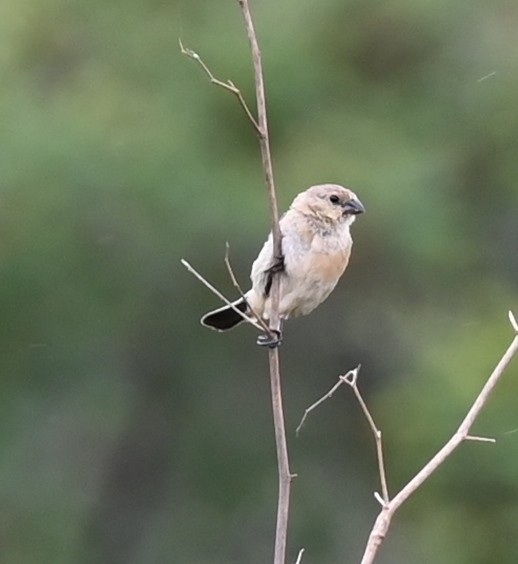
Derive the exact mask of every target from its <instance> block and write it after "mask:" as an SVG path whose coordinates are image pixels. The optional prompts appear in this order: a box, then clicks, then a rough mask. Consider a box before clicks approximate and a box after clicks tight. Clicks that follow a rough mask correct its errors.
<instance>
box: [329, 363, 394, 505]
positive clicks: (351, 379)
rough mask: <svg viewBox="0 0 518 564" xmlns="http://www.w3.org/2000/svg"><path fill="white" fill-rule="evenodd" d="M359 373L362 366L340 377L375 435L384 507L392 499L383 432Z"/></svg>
mask: <svg viewBox="0 0 518 564" xmlns="http://www.w3.org/2000/svg"><path fill="white" fill-rule="evenodd" d="M359 371H360V366H358V367H357V368H356V369H355V370H353V371H351V372H352V373H353V374H352V375H351V376H349V375H350V374H351V372H348V373H347V374H346V375H345V376H340V379H341V380H343V381H344V382H345V383H347V384H349V386H351V388H352V389H353V392H354V395H355V396H356V399H357V400H358V403H359V404H360V407H361V409H362V411H363V414H364V415H365V418H366V419H367V421H368V422H369V426H370V428H371V431H372V434H373V435H374V441H375V442H376V455H377V459H378V472H379V477H380V483H381V493H382V495H383V498H382V499H383V503H382V505H386V504H387V503H388V502H389V499H390V498H389V493H388V486H387V474H386V472H385V462H384V459H383V441H382V437H381V431H380V430H379V429H378V427H377V426H376V423H374V419H373V417H372V415H371V413H370V411H369V409H368V407H367V404H366V403H365V400H364V399H363V397H362V395H361V393H360V390H359V388H358V373H359Z"/></svg>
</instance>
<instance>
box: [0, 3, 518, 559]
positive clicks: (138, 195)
mask: <svg viewBox="0 0 518 564" xmlns="http://www.w3.org/2000/svg"><path fill="white" fill-rule="evenodd" d="M252 8H253V11H254V15H255V19H256V26H257V30H258V34H259V39H260V42H261V46H262V51H263V57H264V65H265V74H266V80H267V94H268V102H269V113H270V128H271V135H272V145H273V151H274V161H275V169H276V177H277V185H278V191H279V200H280V205H281V207H282V208H283V209H284V208H285V207H286V206H287V205H288V204H289V202H290V201H291V199H292V198H293V196H294V195H295V194H296V193H297V192H299V191H300V190H302V189H304V188H306V187H307V186H309V185H311V184H315V183H319V182H326V181H331V182H339V183H342V184H346V185H349V186H351V187H352V188H353V189H354V190H355V191H356V192H357V193H358V194H359V195H360V197H361V199H362V201H364V203H365V204H366V206H367V209H368V213H367V214H365V216H362V217H361V218H360V219H359V221H358V222H357V223H356V224H355V226H354V237H355V249H354V255H353V259H352V263H351V266H350V269H349V271H348V273H347V276H346V277H345V278H344V280H343V281H342V282H341V283H340V285H339V287H338V288H337V290H336V291H335V292H334V293H333V295H332V296H331V297H330V298H329V300H328V301H327V302H326V303H325V304H323V305H322V306H321V307H320V308H319V309H318V310H317V311H316V312H315V313H314V314H313V315H312V316H311V317H310V318H305V319H300V320H295V321H292V322H291V323H290V324H289V326H288V329H287V333H286V338H285V344H284V346H283V348H282V363H283V381H284V393H285V401H286V419H287V428H288V432H289V444H290V453H291V459H292V467H293V470H294V471H295V472H297V473H298V475H299V477H298V478H297V480H296V482H295V483H294V488H293V498H292V509H291V523H290V535H289V540H290V546H289V554H290V561H294V560H295V557H296V554H297V551H298V548H299V547H301V546H303V547H305V549H306V554H305V557H304V561H305V562H306V561H307V562H318V563H320V564H326V563H334V562H338V561H341V562H358V561H359V556H360V554H361V551H362V548H363V546H364V543H365V540H366V537H367V534H368V531H369V530H370V527H371V524H372V521H373V519H374V516H375V514H376V512H377V510H378V508H377V506H376V502H375V501H374V499H373V497H372V491H373V490H376V489H378V483H377V476H376V464H375V458H374V447H373V444H372V437H371V435H370V433H369V430H368V428H367V425H366V423H365V421H364V420H363V419H362V417H361V415H360V413H359V409H358V406H357V405H356V404H355V402H354V400H353V398H352V397H350V394H348V393H346V392H341V393H340V394H337V395H336V396H335V397H334V398H333V400H332V401H330V402H328V403H327V404H326V405H325V406H323V407H322V408H320V410H319V411H317V412H315V413H313V414H312V415H311V417H310V418H309V420H308V422H307V425H306V427H305V429H304V430H303V432H302V434H301V436H300V438H299V439H295V436H294V429H295V427H296V426H297V424H298V422H299V420H300V417H301V415H302V413H303V411H304V408H305V407H307V406H308V405H309V404H310V403H312V402H313V401H314V400H315V399H316V398H318V397H319V396H320V395H322V394H323V393H324V392H325V391H327V389H329V388H330V387H331V386H332V384H333V383H334V382H335V381H336V377H337V374H339V373H344V372H345V371H347V370H348V369H349V368H351V367H353V366H355V365H356V364H358V363H362V372H361V386H362V387H363V389H364V391H365V394H366V396H367V398H368V401H369V404H370V405H371V407H372V410H373V412H374V413H375V414H376V418H377V421H378V423H379V425H380V426H381V428H382V429H383V430H384V436H385V440H386V453H387V454H386V456H387V466H388V472H389V481H390V484H389V485H390V489H391V491H392V492H393V493H394V492H395V491H396V490H397V488H398V487H400V486H401V485H403V484H404V483H405V481H406V480H408V479H409V478H410V477H411V476H412V475H413V473H414V472H415V471H416V470H418V469H419V468H420V467H421V465H422V464H423V463H424V462H425V461H426V460H427V459H428V458H429V457H430V456H431V455H432V454H433V453H434V452H435V450H436V449H437V448H439V447H440V446H441V444H442V443H443V442H444V441H445V440H446V439H447V438H448V437H449V436H450V434H451V433H452V432H453V430H454V429H455V428H456V425H457V424H458V423H459V421H460V419H461V417H462V416H463V415H464V413H465V412H466V410H467V408H468V406H469V405H470V402H471V401H472V399H473V398H474V396H475V395H476V393H477V392H478V390H479V389H480V387H481V385H482V383H483V381H484V379H485V378H486V377H487V375H488V374H489V372H490V370H491V369H492V367H493V366H494V365H495V363H496V361H497V360H498V358H499V355H500V354H501V353H502V352H503V350H504V348H505V347H506V346H507V344H508V342H509V340H510V338H511V331H510V328H509V325H508V323H507V319H506V311H507V310H508V309H512V308H514V309H515V311H516V309H517V297H518V292H517V279H518V251H517V242H518V220H517V209H518V190H517V188H516V178H517V177H518V159H517V158H516V150H517V147H518V111H517V109H516V92H517V91H518V37H517V35H516V28H517V26H518V5H517V4H516V3H515V2H510V1H509V0H496V1H495V2H491V3H488V2H482V1H479V0H475V1H474V0H469V1H468V0H460V1H458V2H434V3H431V2H426V1H424V0H417V1H416V0H387V1H385V2H380V1H376V0H374V1H371V2H360V1H357V0H349V1H347V2H341V1H340V0H327V1H326V2H313V1H309V0H299V1H297V2H273V1H272V0H268V1H265V2H253V5H252ZM179 37H181V38H182V40H183V41H184V43H185V44H186V45H187V46H189V47H191V48H193V49H195V50H196V51H198V52H199V53H200V54H201V55H202V56H203V58H204V60H205V61H206V63H207V64H209V65H210V66H211V68H212V70H213V71H214V73H215V74H216V75H217V76H219V77H221V78H222V79H227V78H230V79H232V80H233V81H234V82H235V83H236V84H238V85H239V86H240V87H241V88H242V90H243V92H244V94H245V95H246V96H247V98H248V99H250V100H253V84H252V72H251V63H250V55H249V51H248V45H247V40H246V35H245V32H244V29H243V24H242V21H241V15H240V13H239V9H238V6H237V3H236V2H234V1H232V0H228V1H226V2H217V3H215V2H213V1H212V2H209V1H208V0H206V1H196V2H193V1H190V0H183V1H176V2H163V1H160V0H147V1H142V2H139V3H131V2H123V1H121V0H113V1H111V2H101V1H98V0H92V1H90V2H86V1H84V0H75V1H73V0H47V1H46V2H37V1H35V0H18V1H17V2H13V1H11V2H4V3H3V4H2V5H1V6H0V69H1V82H2V87H1V89H0V118H1V124H2V126H1V127H0V144H1V148H2V149H1V151H0V170H1V176H0V178H1V183H0V187H1V191H0V218H1V220H2V221H1V223H0V230H1V235H2V236H1V238H0V316H1V319H2V326H1V328H0V368H1V374H2V379H1V382H2V388H1V391H2V393H1V394H0V446H1V452H2V456H1V458H0V499H1V502H2V503H1V505H2V512H1V518H0V545H1V560H2V562H5V563H6V564H19V563H20V564H22V563H23V564H36V563H37V564H46V563H48V564H69V563H71V562H74V563H75V562H77V563H85V564H86V563H93V562H95V563H110V564H116V563H121V564H123V563H124V564H132V563H134V564H137V563H138V564H141V563H146V564H151V563H165V562H174V563H188V564H191V563H192V564H194V563H196V564H223V563H225V564H227V563H229V562H235V563H238V562H239V563H241V562H247V563H250V564H253V563H264V562H269V561H271V554H272V544H273V532H274V518H275V505H276V482H277V478H276V461H275V453H274V445H273V433H272V422H271V414H270V404H269V384H268V375H267V364H266V358H265V354H264V351H260V350H257V348H256V346H255V344H254V341H255V336H254V334H253V332H252V331H251V330H250V329H248V328H240V329H238V330H236V331H234V332H232V333H229V334H228V335H224V336H223V335H217V334H215V333H212V332H208V331H206V330H204V329H202V328H201V327H200V326H199V324H198V317H199V316H200V315H201V314H202V313H203V312H204V311H205V310H206V309H208V308H211V307H213V306H215V305H216V304H217V300H215V298H214V297H213V296H212V295H211V294H209V293H208V292H207V290H206V289H205V288H204V287H202V286H201V285H200V284H199V283H198V282H197V281H196V280H194V279H193V278H192V277H191V276H190V275H189V274H188V273H187V272H186V271H185V270H184V269H183V268H182V267H181V265H180V262H179V259H180V258H181V257H185V258H187V259H188V260H189V261H190V262H192V263H193V265H194V266H195V267H197V268H198V269H199V270H200V271H201V272H202V273H203V274H204V275H206V276H207V277H208V278H209V279H210V280H211V281H212V282H214V283H215V284H216V285H217V286H218V287H220V288H221V289H222V290H223V291H225V292H227V293H228V294H229V295H231V294H232V293H233V292H232V286H231V284H230V282H229V280H228V277H227V274H226V271H225V267H224V264H223V256H224V245H225V242H226V241H229V242H230V245H231V258H232V262H233V265H234V268H235V270H236V272H237V273H238V275H239V278H240V279H241V280H243V284H246V282H245V281H246V279H247V276H248V269H249V266H250V264H251V261H252V260H253V258H254V257H255V253H256V252H257V251H258V249H259V247H260V245H261V244H262V242H263V240H264V238H265V236H266V233H267V231H268V225H269V218H268V213H267V206H266V197H265V190H264V186H263V181H262V172H261V168H260V158H259V151H258V147H257V142H256V139H255V137H254V134H253V131H252V130H251V128H250V126H249V124H248V123H247V122H246V120H245V119H244V117H243V115H242V112H241V110H240V108H239V107H238V106H237V104H236V102H235V100H234V99H233V98H232V97H231V96H230V95H228V94H227V93H225V92H223V91H221V90H218V89H216V88H214V87H213V86H211V85H210V84H209V82H208V81H207V79H206V77H205V76H204V75H203V73H202V71H201V69H200V68H199V67H197V66H196V65H195V64H194V63H193V62H192V61H189V60H188V59H186V58H184V57H182V56H181V54H180V52H179V48H178V43H177V41H178V38H179ZM517 397H518V364H517V362H516V361H515V363H514V365H512V367H511V368H510V370H509V371H508V373H507V374H506V376H505V378H504V381H503V382H502V384H501V386H500V387H499V389H498V390H497V392H496V393H495V395H494V397H493V398H492V400H491V402H490V405H489V406H488V407H487V409H486V410H485V411H484V413H483V416H482V417H481V419H480V421H479V422H478V423H477V432H480V433H481V434H485V435H490V436H494V437H496V438H497V439H498V441H497V443H496V445H494V446H491V445H489V446H486V445H482V444H470V445H466V446H463V447H462V448H461V449H460V450H459V452H457V453H456V454H455V456H454V457H453V458H452V459H451V460H450V461H448V463H447V464H446V465H445V466H444V467H443V468H441V470H440V471H439V472H438V473H437V475H435V476H434V477H433V478H432V479H431V480H430V482H429V483H427V484H426V486H425V487H424V488H423V489H422V490H421V491H420V492H419V493H417V494H416V496H415V497H414V498H413V499H412V500H411V501H410V502H409V503H408V505H407V506H405V507H404V508H403V509H402V511H401V514H400V515H399V516H398V518H397V519H396V521H395V523H394V528H393V530H392V532H391V535H390V538H389V539H388V540H387V544H386V546H384V547H383V550H382V553H381V554H380V557H379V562H380V563H385V564H390V563H398V564H401V563H402V562H419V563H428V562H430V563H431V562H433V563H437V562H440V563H441V564H450V563H451V564H464V563H466V564H467V563H469V564H486V563H494V562H498V563H501V564H505V563H515V562H516V561H517V559H518V509H517V508H518V433H517V432H516V430H517V428H518V417H517V413H518V410H517V405H518V403H517V401H518V400H517Z"/></svg>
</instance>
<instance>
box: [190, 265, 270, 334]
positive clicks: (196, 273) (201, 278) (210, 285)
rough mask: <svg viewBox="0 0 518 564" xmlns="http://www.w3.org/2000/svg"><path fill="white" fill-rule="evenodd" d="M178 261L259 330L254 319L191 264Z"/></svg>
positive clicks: (259, 327)
mask: <svg viewBox="0 0 518 564" xmlns="http://www.w3.org/2000/svg"><path fill="white" fill-rule="evenodd" d="M180 262H181V263H182V264H183V265H184V266H185V268H186V269H187V270H188V271H189V272H190V273H191V274H193V275H194V276H195V277H196V278H197V279H198V280H199V281H200V282H201V283H202V284H204V285H205V286H206V287H207V288H208V289H209V290H210V291H211V292H212V293H213V294H214V295H216V296H218V298H219V299H220V300H221V301H222V302H224V303H226V304H227V305H228V306H229V307H231V308H232V309H233V310H234V311H235V312H236V313H239V315H240V316H241V317H242V318H243V319H244V320H245V321H246V322H247V323H250V325H253V326H254V327H255V328H256V329H259V331H261V330H262V327H261V326H260V325H259V324H258V323H257V322H256V321H255V319H252V318H251V317H248V315H246V313H243V312H242V311H241V310H240V309H238V308H237V307H236V306H235V305H234V304H233V303H232V302H231V301H229V300H228V299H227V298H225V296H224V295H223V294H222V293H221V292H220V291H219V290H217V289H216V288H215V287H214V286H213V285H212V284H211V283H210V282H208V281H207V280H206V279H205V278H204V277H203V276H202V275H201V274H200V273H199V272H198V271H197V270H196V269H195V268H194V267H193V266H191V265H190V264H189V263H188V262H187V261H186V260H185V259H180Z"/></svg>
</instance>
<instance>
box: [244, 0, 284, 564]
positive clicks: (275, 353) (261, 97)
mask: <svg viewBox="0 0 518 564" xmlns="http://www.w3.org/2000/svg"><path fill="white" fill-rule="evenodd" d="M238 3H239V6H240V7H241V11H242V13H243V17H244V20H245V27H246V32H247V35H248V40H249V42H250V48H251V51H252V62H253V66H254V77H255V95H256V100H257V123H258V125H259V128H258V132H259V144H260V147H261V158H262V164H263V172H264V176H265V181H266V189H267V191H268V205H269V208H270V218H271V225H272V242H273V254H274V259H279V260H280V259H281V258H282V240H281V230H280V227H279V210H278V207H277V196H276V192H275V182H274V179H273V165H272V156H271V152H270V139H269V135H268V119H267V114H266V95H265V91H264V78H263V66H262V62H261V51H260V50H259V44H258V42H257V35H256V33H255V28H254V22H253V21H252V15H251V13H250V7H249V5H248V0H238ZM279 297H280V276H279V273H278V272H277V273H273V279H272V287H271V290H270V300H271V308H270V329H271V330H272V331H273V332H275V333H276V334H280V325H281V324H280V318H279ZM268 361H269V366H270V387H271V393H272V409H273V422H274V428H275V446H276V450H277V465H278V472H279V495H278V500H277V523H276V528H275V550H274V564H284V562H285V559H286V542H287V536H288V512H289V504H290V486H291V479H292V474H291V472H290V465H289V459H288V446H287V443H286V430H285V425H284V410H283V405H282V390H281V374H280V368H279V349H278V347H276V348H270V349H269V352H268Z"/></svg>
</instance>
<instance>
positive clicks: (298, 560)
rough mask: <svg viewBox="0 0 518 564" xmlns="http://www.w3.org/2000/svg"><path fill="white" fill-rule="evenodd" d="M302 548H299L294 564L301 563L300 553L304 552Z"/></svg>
mask: <svg viewBox="0 0 518 564" xmlns="http://www.w3.org/2000/svg"><path fill="white" fill-rule="evenodd" d="M304 550H305V549H304V548H301V549H300V550H299V555H298V556H297V560H296V561H295V564H301V562H302V555H303V554H304Z"/></svg>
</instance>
